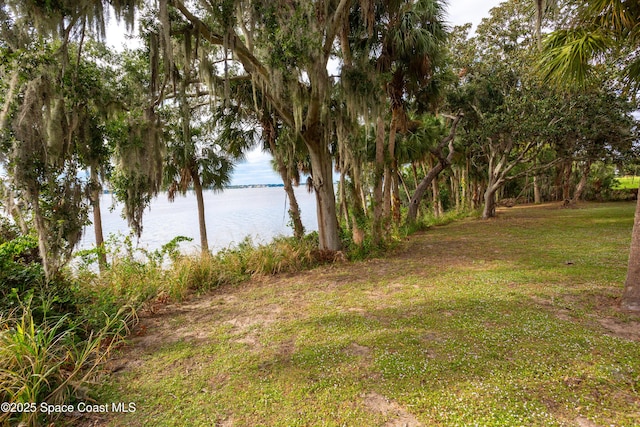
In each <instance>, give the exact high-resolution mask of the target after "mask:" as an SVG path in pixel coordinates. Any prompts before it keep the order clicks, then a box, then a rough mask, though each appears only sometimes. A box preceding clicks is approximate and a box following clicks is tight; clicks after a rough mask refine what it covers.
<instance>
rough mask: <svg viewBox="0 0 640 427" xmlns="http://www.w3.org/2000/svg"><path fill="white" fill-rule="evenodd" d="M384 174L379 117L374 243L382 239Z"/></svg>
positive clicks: (382, 134) (382, 141) (382, 130)
mask: <svg viewBox="0 0 640 427" xmlns="http://www.w3.org/2000/svg"><path fill="white" fill-rule="evenodd" d="M383 175H384V121H383V120H382V117H378V119H377V121H376V164H375V168H374V173H373V180H374V184H373V243H374V244H379V243H380V242H381V241H382V218H383V212H384V211H383V188H382V177H383Z"/></svg>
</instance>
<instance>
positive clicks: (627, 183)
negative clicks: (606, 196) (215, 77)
mask: <svg viewBox="0 0 640 427" xmlns="http://www.w3.org/2000/svg"><path fill="white" fill-rule="evenodd" d="M616 181H618V183H617V184H616V185H615V186H614V188H613V189H614V190H637V189H638V185H639V184H640V177H638V176H621V177H618V178H616Z"/></svg>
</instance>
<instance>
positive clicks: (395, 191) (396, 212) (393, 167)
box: [385, 108, 400, 224]
mask: <svg viewBox="0 0 640 427" xmlns="http://www.w3.org/2000/svg"><path fill="white" fill-rule="evenodd" d="M399 114H400V112H399V111H398V109H397V108H394V109H393V111H392V112H391V124H390V126H389V190H390V191H389V207H390V209H391V214H392V215H393V220H394V222H395V223H396V224H399V223H400V186H399V182H398V173H399V172H398V159H396V133H397V131H398V116H399ZM385 186H386V183H385ZM385 203H386V202H385Z"/></svg>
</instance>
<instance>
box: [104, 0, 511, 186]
mask: <svg viewBox="0 0 640 427" xmlns="http://www.w3.org/2000/svg"><path fill="white" fill-rule="evenodd" d="M500 3H501V0H449V1H448V4H449V7H448V12H449V13H448V19H447V21H448V23H449V25H451V26H454V25H462V24H465V23H467V22H471V23H472V24H473V29H475V27H476V26H477V25H478V24H479V23H480V21H481V20H482V18H485V17H488V16H489V10H490V9H491V8H493V7H495V6H497V5H498V4H500ZM473 29H472V32H473ZM123 33H124V29H123V28H121V27H120V28H118V27H116V26H115V25H110V29H109V32H108V34H107V39H108V40H113V41H112V44H113V45H115V46H116V47H120V46H119V45H122V43H123V41H122V34H123ZM281 182H282V181H281V179H280V176H279V175H278V174H277V173H276V172H275V171H274V170H273V168H272V167H271V156H270V155H268V154H266V153H262V152H261V151H260V149H254V150H253V151H250V152H249V153H247V155H246V159H245V160H244V161H243V162H242V163H239V164H238V165H237V166H236V168H235V171H234V173H233V177H232V179H231V184H232V185H251V184H279V183H281Z"/></svg>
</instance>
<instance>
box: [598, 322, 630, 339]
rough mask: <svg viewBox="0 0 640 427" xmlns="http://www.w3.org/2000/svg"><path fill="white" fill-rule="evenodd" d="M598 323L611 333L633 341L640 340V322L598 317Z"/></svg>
mask: <svg viewBox="0 0 640 427" xmlns="http://www.w3.org/2000/svg"><path fill="white" fill-rule="evenodd" d="M598 323H600V324H601V325H602V327H603V328H605V329H606V330H607V331H609V333H610V334H611V335H614V336H616V337H619V338H625V339H628V340H632V341H640V322H636V321H629V322H621V321H619V320H616V319H612V318H604V319H598Z"/></svg>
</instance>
